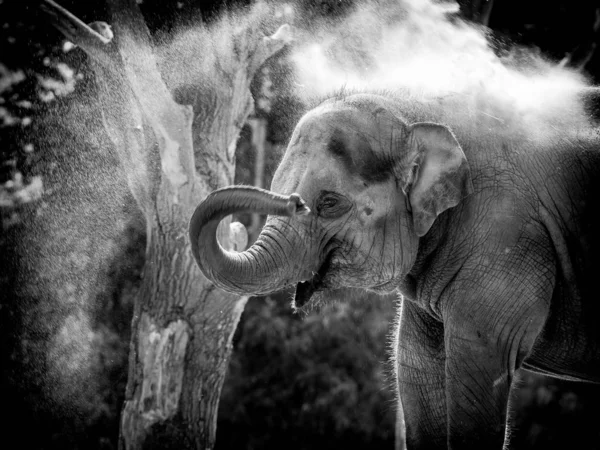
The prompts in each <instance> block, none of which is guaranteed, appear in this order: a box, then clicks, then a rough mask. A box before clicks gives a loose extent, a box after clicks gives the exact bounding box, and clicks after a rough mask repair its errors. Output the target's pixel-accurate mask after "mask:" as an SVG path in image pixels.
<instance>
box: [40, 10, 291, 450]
mask: <svg viewBox="0 0 600 450" xmlns="http://www.w3.org/2000/svg"><path fill="white" fill-rule="evenodd" d="M108 6H109V12H110V15H111V21H112V23H111V26H112V30H113V32H114V38H113V35H112V33H110V34H106V33H105V34H104V35H103V34H102V30H103V29H104V28H103V27H100V26H97V25H93V24H92V25H91V26H87V25H85V24H84V23H82V22H81V21H79V20H78V19H77V18H76V17H74V16H72V15H71V14H70V13H68V12H67V11H66V10H64V9H63V8H61V7H60V6H58V5H57V4H56V3H54V2H53V1H51V0H45V1H44V2H43V6H42V7H43V9H44V11H46V12H47V13H48V14H49V15H50V17H51V19H52V21H53V23H54V24H55V25H56V26H57V28H59V29H60V30H61V31H62V32H63V33H64V34H65V35H66V36H67V38H68V39H70V40H72V41H73V42H74V43H76V44H78V45H79V46H80V47H81V48H82V49H83V50H84V51H86V52H87V53H88V55H89V56H90V57H91V59H92V61H93V63H94V66H93V67H94V72H95V74H96V79H97V81H98V86H99V103H100V105H101V107H102V114H103V120H104V124H105V127H106V129H107V131H108V134H109V136H110V137H111V139H112V141H113V143H114V145H115V147H116V149H117V153H118V155H119V158H120V161H121V164H122V165H123V167H124V169H125V172H126V173H127V176H128V184H129V187H130V189H131V191H132V193H133V195H134V197H135V199H136V201H137V203H138V205H139V207H140V208H141V209H142V211H143V213H144V215H145V218H146V224H147V247H146V263H145V267H144V271H143V280H142V286H141V288H140V291H139V293H138V296H137V300H136V304H135V309H134V317H133V322H132V340H131V345H130V356H129V378H128V385H127V392H126V396H125V398H126V401H125V405H124V408H123V413H122V417H121V433H120V439H119V445H120V448H122V449H142V448H143V449H150V448H157V449H168V448H176V449H185V448H198V449H210V448H212V447H213V445H214V441H215V434H216V419H217V408H218V403H219V395H220V392H221V387H222V384H223V380H224V377H225V373H226V368H227V362H228V358H229V355H230V353H231V339H232V336H233V333H234V331H235V327H236V325H237V323H238V321H239V318H240V315H241V313H242V311H243V308H244V305H245V303H246V300H247V299H246V298H245V297H242V298H240V297H238V296H235V295H232V294H228V293H225V292H223V291H221V290H218V289H216V288H215V287H214V286H213V285H212V283H210V282H209V281H208V280H206V279H205V278H204V277H203V276H202V274H201V272H200V270H199V269H198V267H197V266H196V264H195V262H194V259H193V257H192V254H191V251H190V248H189V242H188V241H187V229H188V222H189V219H190V217H191V215H192V212H193V210H194V208H195V207H196V206H197V204H198V203H199V202H200V201H201V200H202V199H203V198H204V197H206V196H207V195H208V194H209V193H210V190H211V189H214V188H218V187H222V186H224V185H228V184H232V183H233V174H234V172H235V171H234V169H235V144H236V141H237V138H238V134H239V131H240V129H241V126H242V125H243V123H244V122H245V120H246V118H247V117H248V114H249V113H250V112H251V111H252V107H253V103H252V97H251V94H250V89H249V87H250V82H251V80H252V77H253V75H254V73H255V72H256V70H257V69H258V68H259V67H260V65H262V63H263V62H264V61H265V60H266V59H267V58H268V57H270V56H271V55H272V54H274V53H275V52H277V51H278V50H279V49H281V48H282V47H283V46H284V45H285V43H286V42H287V40H288V34H287V29H288V28H287V27H286V26H284V27H282V28H281V29H280V30H279V31H278V32H277V33H276V34H275V35H273V36H272V37H263V36H260V35H259V34H258V32H257V31H256V30H255V29H252V28H247V29H244V30H242V31H241V32H239V33H238V34H237V35H232V37H231V39H232V46H231V47H230V51H231V52H230V53H229V54H223V53H222V52H221V53H219V54H215V55H212V56H213V57H214V61H215V69H214V70H215V71H214V72H213V73H212V74H206V73H204V74H198V76H199V77H201V76H205V77H206V76H211V75H212V77H217V78H218V79H220V80H224V81H221V84H215V83H214V82H212V83H211V80H201V79H200V80H198V81H199V83H198V85H202V86H212V87H213V90H212V92H210V94H211V99H212V100H213V101H212V102H211V103H210V104H209V105H206V104H202V105H200V106H201V108H199V109H200V112H197V111H194V110H193V108H192V107H190V106H183V105H180V104H177V103H176V102H175V101H174V100H173V98H172V96H171V93H170V92H169V91H168V89H167V87H166V85H165V83H164V81H163V79H162V77H161V74H160V73H159V70H158V66H157V62H156V59H155V56H154V54H153V48H152V46H151V44H150V38H149V32H148V29H147V27H146V25H145V23H144V21H143V18H142V16H141V14H140V12H139V10H138V8H137V5H136V2H135V0H110V1H109V2H108ZM98 30H100V32H99V33H98V32H97V31H98ZM207 48H208V51H210V46H205V47H203V48H199V49H198V53H199V54H198V58H202V57H203V56H204V55H203V54H202V53H201V52H206V51H207ZM223 67H226V68H227V69H223ZM219 71H220V72H219ZM215 99H216V100H215ZM200 101H201V102H202V99H200ZM196 113H197V114H196ZM194 114H196V116H194ZM194 118H195V119H194ZM193 125H194V127H195V129H194V130H192V126H193ZM192 136H194V138H193V137H192ZM194 144H195V146H196V147H195V148H194ZM197 170H198V172H199V173H198V172H197ZM224 224H225V225H224V226H222V227H221V229H220V236H219V238H220V242H221V244H222V245H223V247H225V248H230V241H231V239H230V232H229V230H230V228H229V226H228V223H226V221H224ZM232 229H233V230H238V229H239V228H238V227H235V228H232ZM233 237H234V240H239V239H237V237H236V236H233Z"/></svg>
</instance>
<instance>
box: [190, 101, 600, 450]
mask: <svg viewBox="0 0 600 450" xmlns="http://www.w3.org/2000/svg"><path fill="white" fill-rule="evenodd" d="M500 109H501V108H500ZM500 114H504V119H503V118H502V117H493V115H492V114H479V115H473V114H472V113H469V112H465V111H463V110H461V109H460V108H458V107H457V108H454V109H453V108H448V107H443V105H442V106H439V105H438V104H436V103H435V102H433V103H432V102H427V101H421V100H419V99H418V98H404V97H403V96H402V95H401V94H394V95H392V94H385V95H383V94H377V93H351V94H341V95H336V96H333V97H331V98H329V99H327V100H325V101H324V102H322V103H320V104H319V105H317V106H316V107H314V108H313V109H311V110H310V111H309V112H307V113H306V114H305V115H304V116H303V117H302V118H301V119H300V121H299V122H298V123H297V125H296V127H295V129H294V131H293V134H292V136H291V138H290V141H289V145H288V146H287V149H286V151H285V153H284V155H283V158H282V160H281V162H280V164H279V166H278V168H277V170H276V171H275V174H274V177H273V181H272V185H271V190H263V189H258V188H253V187H248V186H230V187H226V188H223V189H220V190H217V191H214V192H213V193H211V194H210V195H209V196H208V197H207V198H206V199H205V200H204V201H203V202H202V203H200V205H199V206H198V207H197V209H196V210H195V212H194V214H193V216H192V218H191V220H190V228H189V238H190V243H191V248H192V252H193V255H194V257H195V259H196V262H197V264H198V265H199V267H200V268H201V270H202V271H203V272H204V274H205V275H206V276H207V277H208V278H209V279H210V280H212V281H213V282H214V283H215V284H216V285H217V286H218V287H220V288H222V289H224V290H227V291H230V292H236V293H239V294H244V295H249V294H250V295H264V294H268V293H272V292H274V291H277V290H281V289H283V288H285V287H290V286H296V288H295V289H296V290H295V298H294V302H295V306H296V307H297V308H303V307H306V306H305V305H306V304H307V303H308V304H310V302H313V301H315V298H319V297H320V296H322V295H324V294H323V293H325V295H326V293H327V292H328V291H330V290H335V289H340V288H345V287H357V288H364V289H368V290H371V291H376V292H382V293H384V292H399V294H401V302H400V303H401V306H400V307H399V311H398V315H399V320H398V326H397V330H396V343H395V347H396V348H395V355H394V367H395V370H396V378H397V389H398V398H399V402H400V405H399V406H400V408H401V410H403V413H404V423H405V434H404V438H405V440H406V446H407V448H408V449H442V448H444V449H445V448H452V449H494V448H498V449H500V448H510V445H511V443H510V440H511V434H510V415H509V414H508V412H509V409H510V398H511V396H510V394H511V389H512V390H513V392H514V389H515V384H516V381H515V380H516V379H517V378H518V374H519V373H520V372H518V371H521V370H529V371H534V372H537V373H542V374H546V375H550V376H555V377H559V378H563V379H568V380H581V381H587V382H594V383H597V382H600V339H599V334H600V327H598V326H597V325H596V322H597V320H598V319H599V318H600V301H599V297H598V294H597V289H596V286H595V282H594V277H595V276H597V275H598V274H600V258H598V256H597V255H599V254H600V214H597V213H596V212H597V199H599V198H600V153H599V152H600V135H599V134H598V132H597V131H596V129H595V128H594V124H593V123H592V121H591V120H590V121H589V122H588V123H582V124H581V126H580V127H579V129H574V128H573V127H572V123H571V122H569V121H567V120H565V122H564V125H562V126H561V125H560V123H559V124H556V123H554V124H553V125H552V126H548V127H546V128H545V130H546V131H544V132H540V133H537V134H536V132H535V130H532V129H530V126H529V122H527V120H525V119H523V120H521V118H520V116H519V114H517V113H511V112H510V111H506V110H502V111H500V112H499V113H498V114H497V115H500ZM511 114H512V116H511ZM496 119H497V120H496ZM500 119H503V120H500ZM511 120H512V121H511ZM243 211H251V212H258V213H262V214H267V215H268V216H267V220H266V223H265V225H264V227H263V229H262V230H261V232H260V235H259V237H258V238H257V240H256V242H255V243H253V244H252V245H251V246H250V247H249V248H248V249H247V250H245V251H243V252H239V253H236V252H230V251H226V250H224V249H223V248H222V247H221V245H220V244H219V242H218V241H217V238H216V230H217V226H218V224H219V222H220V220H222V219H223V218H224V217H225V216H227V215H229V214H233V213H239V212H243Z"/></svg>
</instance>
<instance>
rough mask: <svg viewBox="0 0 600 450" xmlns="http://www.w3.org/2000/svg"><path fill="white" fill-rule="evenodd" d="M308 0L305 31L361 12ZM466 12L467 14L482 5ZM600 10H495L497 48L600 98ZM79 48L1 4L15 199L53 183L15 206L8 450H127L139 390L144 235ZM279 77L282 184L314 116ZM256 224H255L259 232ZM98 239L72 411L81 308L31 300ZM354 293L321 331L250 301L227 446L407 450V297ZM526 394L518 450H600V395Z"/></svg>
mask: <svg viewBox="0 0 600 450" xmlns="http://www.w3.org/2000/svg"><path fill="white" fill-rule="evenodd" d="M247 3H248V2H245V1H238V2H231V1H230V2H225V1H222V2H213V3H211V2H205V1H202V2H196V1H192V0H180V1H178V2H175V1H164V0H151V1H148V0H146V1H144V2H143V4H142V5H141V6H142V8H143V12H144V15H145V17H146V19H147V22H148V24H149V27H150V29H151V31H152V32H153V33H155V34H156V35H157V36H161V35H162V36H164V35H166V34H168V33H169V31H170V30H172V29H173V28H174V27H175V26H179V25H181V24H187V25H190V24H194V23H197V22H198V21H199V20H203V21H211V20H212V19H214V18H215V17H218V16H219V14H221V13H222V12H223V10H224V8H225V7H226V6H228V7H232V6H243V5H245V4H247ZM297 3H298V4H299V5H300V6H301V8H302V10H303V12H304V13H303V15H302V17H303V19H302V20H304V21H307V22H309V21H310V20H312V19H313V18H315V17H322V16H327V17H330V18H332V19H333V18H336V17H341V16H343V15H344V14H346V13H347V12H348V11H350V10H351V8H352V5H353V3H354V2H353V1H350V0H301V1H299V2H297ZM460 3H461V4H462V6H463V7H464V8H467V7H468V6H469V5H470V4H471V3H473V2H470V1H468V0H462V1H461V2H460ZM61 4H62V5H63V6H65V7H67V8H69V9H70V10H71V11H72V12H74V13H75V14H76V15H78V16H79V17H81V18H82V19H83V20H84V21H86V22H91V21H94V20H102V19H103V18H105V14H106V13H105V11H104V8H103V5H102V2H100V1H98V2H76V1H74V0H69V1H66V0H65V1H62V2H61ZM596 8H597V5H596V4H595V2H589V3H585V2H574V1H566V0H551V1H542V0H535V1H533V0H532V1H526V2H523V1H518V0H496V2H495V5H494V8H493V10H492V14H491V17H490V22H489V26H490V28H491V29H492V34H491V37H490V38H491V40H492V41H493V42H494V45H495V46H496V48H497V51H498V52H502V51H506V50H507V49H508V48H509V47H510V45H511V43H520V44H525V45H527V46H529V47H531V48H533V49H537V50H536V51H539V52H542V53H543V54H545V55H547V56H548V57H549V58H551V59H553V60H555V61H556V62H558V61H560V60H562V59H563V58H564V57H565V56H566V55H568V54H571V55H572V57H571V60H572V64H573V65H583V66H584V67H583V70H584V71H585V72H586V73H587V74H588V75H589V76H590V78H591V79H593V80H594V81H595V82H596V83H597V82H599V81H600V55H599V54H598V53H595V54H594V55H593V57H592V58H591V59H589V61H588V60H587V59H586V57H587V56H588V52H589V49H590V48H591V47H592V45H593V44H595V43H598V31H597V30H596V31H594V23H595V20H596V12H595V11H596ZM63 50H64V41H63V39H62V37H61V36H60V35H59V34H58V32H56V31H55V30H54V29H52V28H51V27H50V26H49V25H48V24H47V23H46V21H45V20H44V18H43V16H42V15H41V14H40V13H39V12H38V10H37V8H36V6H35V2H28V1H14V0H12V1H1V2H0V69H1V70H0V144H1V145H0V152H1V153H0V185H2V186H3V191H2V192H3V193H4V194H2V195H5V194H6V193H8V194H10V193H14V192H21V189H22V188H23V187H24V186H30V185H32V186H35V183H34V181H35V179H36V178H35V177H37V176H39V175H43V184H44V192H45V194H44V196H43V197H42V198H41V199H39V198H38V197H39V196H36V191H35V189H32V190H31V192H30V193H28V194H27V195H29V196H30V197H31V198H29V197H27V196H25V197H17V200H15V201H14V204H13V203H10V202H8V200H7V198H8V197H6V196H5V197H0V200H2V201H3V203H2V207H1V208H0V219H1V222H2V232H1V235H0V269H1V270H0V329H1V330H2V339H1V340H0V351H1V354H0V361H1V362H0V367H1V373H0V382H1V389H2V393H1V398H2V401H3V410H4V411H5V412H6V413H7V414H5V415H4V416H5V418H4V419H1V420H0V429H2V430H3V432H4V436H3V437H4V439H3V441H4V442H5V444H3V445H2V447H3V448H12V446H13V444H10V442H15V443H17V444H14V447H15V448H32V449H114V448H116V437H117V433H118V418H119V414H120V408H121V405H122V401H123V394H124V388H125V383H126V374H127V352H128V347H129V337H130V336H129V332H130V331H129V326H130V318H131V313H132V298H133V292H134V291H135V289H136V286H137V283H138V281H139V277H140V270H141V267H142V264H143V258H144V243H145V236H144V225H143V223H142V219H141V218H140V217H139V215H138V214H137V213H136V210H135V207H134V204H133V201H132V199H131V198H130V197H129V196H128V194H127V189H126V186H125V183H124V181H123V180H124V178H123V177H122V174H120V171H119V170H120V169H119V167H118V165H117V162H116V159H115V158H114V156H113V155H112V149H111V145H110V143H109V141H108V139H107V137H106V135H105V134H104V132H103V129H102V123H101V119H100V117H99V116H98V111H97V108H96V107H95V105H94V93H95V82H94V80H93V77H92V76H91V72H90V71H89V69H88V61H87V59H86V57H85V55H84V54H83V52H81V51H78V50H77V49H75V50H71V51H69V52H65V51H63ZM284 54H285V53H284ZM199 57H201V55H199ZM583 63H585V64H583ZM268 66H269V69H270V73H271V78H272V81H273V83H274V88H273V89H274V90H275V91H276V92H280V93H281V94H280V95H277V96H275V97H274V98H273V99H272V107H271V109H270V110H269V111H265V110H263V111H260V110H259V111H258V113H257V114H258V115H260V116H262V117H265V118H266V119H267V121H268V141H269V146H268V154H267V164H266V167H267V170H266V173H267V180H265V181H266V182H267V185H268V183H269V180H268V175H270V174H272V173H273V170H274V168H275V167H276V164H277V162H278V160H279V158H280V155H281V152H282V146H284V145H285V142H286V139H287V138H288V137H289V133H290V130H291V126H292V125H293V122H294V121H295V120H296V119H297V118H298V114H299V105H298V101H297V100H296V99H295V98H294V97H293V96H291V95H286V94H284V93H283V92H285V89H284V88H285V85H286V83H289V79H288V77H287V75H288V74H289V69H288V68H287V67H286V65H285V63H284V61H283V59H282V58H274V59H273V60H271V61H270V62H269V64H268ZM65 68H71V69H72V73H71V72H69V71H68V70H67V71H66V72H65V70H66V69H65ZM40 77H41V78H50V77H52V78H54V79H58V80H61V82H62V84H63V85H65V86H66V87H64V86H63V87H59V88H57V87H53V86H49V85H47V84H46V85H44V84H43V83H41V82H40ZM260 83H261V80H260V78H259V79H258V80H257V81H256V83H255V85H254V86H253V88H254V89H255V91H256V92H257V95H260V94H259V93H258V91H259V90H260ZM249 141H250V133H249V129H248V128H244V130H243V132H242V137H241V139H240V142H239V146H238V168H237V173H236V181H237V182H242V183H246V184H250V183H251V182H252V176H253V167H254V160H255V155H254V149H253V147H252V146H251V145H250V143H249ZM28 192H29V191H28ZM10 199H12V197H10ZM28 199H33V200H35V201H32V202H28V201H27V200H28ZM11 201H12V200H11ZM9 203H10V204H9ZM115 205H117V207H115ZM82 210H89V215H90V216H91V215H93V216H94V217H100V218H101V219H102V220H101V221H100V222H101V223H100V224H96V225H94V223H95V222H93V221H86V222H83V223H81V222H77V220H78V217H79V215H78V214H75V213H79V212H80V211H82ZM65 217H67V218H71V221H64V218H65ZM241 220H243V221H244V222H246V223H248V222H249V218H248V217H242V218H241ZM57 221H60V223H57ZM90 224H91V225H90ZM106 224H109V225H108V226H107V225H106ZM74 230H75V232H74ZM86 233H94V234H96V235H99V236H100V238H101V239H102V240H103V241H102V242H106V243H107V245H108V244H111V245H112V246H113V247H114V248H115V249H116V250H115V251H114V252H113V253H111V256H110V261H109V264H108V265H107V267H108V269H107V270H106V271H105V272H103V274H102V276H101V277H100V276H99V278H98V285H99V286H101V288H99V289H98V293H97V295H96V298H95V301H94V304H93V305H89V313H90V316H91V317H92V329H93V332H94V338H93V342H94V347H95V351H94V352H93V354H92V356H91V361H89V367H90V370H89V371H88V372H86V373H84V374H81V375H80V376H79V378H78V379H77V382H76V383H73V384H71V385H68V388H63V389H62V390H61V391H60V392H61V395H59V396H56V395H52V394H51V392H54V391H53V389H54V387H55V386H56V385H57V384H60V383H63V384H65V383H67V384H68V381H69V380H67V381H65V380H59V379H56V378H53V375H51V374H50V373H49V367H48V361H47V358H46V355H47V354H48V352H49V351H50V349H49V342H50V340H51V338H52V337H53V336H55V335H56V333H58V332H59V324H60V322H61V320H60V319H61V318H64V317H66V316H67V315H68V314H69V308H72V307H71V306H68V305H63V304H60V305H56V304H53V303H50V302H48V301H46V299H45V297H44V293H43V292H35V291H32V290H30V289H26V288H25V287H26V286H27V285H28V284H31V283H32V280H31V276H33V275H32V273H33V269H32V267H33V264H34V263H35V257H36V254H37V251H38V250H39V248H38V247H39V244H38V242H39V239H40V236H41V237H42V238H46V237H47V239H55V240H56V241H57V242H59V244H57V245H60V246H62V247H61V248H63V249H65V251H67V250H69V251H75V250H76V249H77V248H78V247H77V240H79V239H84V238H85V235H86ZM73 249H75V250H73ZM346 294H347V295H346V297H352V298H351V299H350V300H348V299H347V298H343V297H344V296H342V295H340V296H339V298H337V299H334V300H333V301H332V302H331V303H330V304H329V305H327V306H326V307H324V308H323V309H321V310H320V311H315V312H313V313H311V314H309V315H307V316H304V315H299V314H292V312H291V309H290V307H289V298H290V295H291V294H290V293H281V294H278V295H276V296H271V297H267V298H253V299H251V300H250V301H249V303H248V306H247V308H246V310H245V312H244V314H243V317H242V320H241V322H240V325H239V327H238V330H237V332H236V335H235V337H234V354H233V356H232V360H231V364H230V368H229V373H228V377H227V380H226V383H225V386H224V389H223V395H222V400H221V408H220V411H219V427H218V438H217V447H218V449H220V450H223V449H229V448H231V449H239V448H246V449H258V448H260V449H268V448H290V449H308V448H310V449H319V448H332V447H333V448H335V447H343V446H350V447H352V448H367V447H369V448H392V447H393V434H394V408H395V405H394V397H393V382H392V377H391V371H390V367H389V365H388V363H387V360H388V358H389V348H388V342H389V336H390V333H391V330H392V322H393V318H394V311H395V307H396V299H395V298H394V297H376V296H373V295H371V294H365V293H359V292H347V293H346ZM521 386H522V387H521V389H520V390H519V392H518V394H517V396H516V397H515V399H514V402H513V409H514V411H515V415H516V426H515V430H514V436H515V440H516V443H517V445H518V448H535V449H538V448H539V449H542V448H543V449H547V448H578V449H595V448H600V428H598V426H597V424H598V423H600V408H599V405H600V388H598V387H597V386H590V385H586V384H578V383H569V382H564V381H557V380H553V379H549V378H544V377H540V376H534V375H531V374H524V376H523V379H522V380H521ZM7 416H8V417H7Z"/></svg>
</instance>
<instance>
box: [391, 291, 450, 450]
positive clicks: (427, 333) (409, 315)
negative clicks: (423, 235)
mask: <svg viewBox="0 0 600 450" xmlns="http://www.w3.org/2000/svg"><path fill="white" fill-rule="evenodd" d="M397 339H398V340H397V368H398V392H399V396H400V399H399V400H400V402H401V405H400V406H401V408H400V414H402V412H403V415H404V423H405V428H406V429H405V436H404V438H405V440H406V448H407V449H408V450H413V449H446V448H447V422H446V415H447V413H446V389H445V355H444V329H443V326H442V323H441V322H439V321H437V320H435V319H434V318H432V317H431V316H429V315H428V314H427V313H426V312H425V311H424V310H422V309H421V308H420V307H419V306H417V305H415V304H414V303H412V302H410V301H408V300H404V302H403V305H402V314H401V319H400V324H399V329H398V336H397ZM402 410H403V411H402ZM399 431H400V430H399ZM396 438H397V439H401V438H402V436H396ZM397 448H398V446H397Z"/></svg>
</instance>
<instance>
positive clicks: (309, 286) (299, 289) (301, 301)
mask: <svg viewBox="0 0 600 450" xmlns="http://www.w3.org/2000/svg"><path fill="white" fill-rule="evenodd" d="M330 262H331V258H330V257H328V258H326V259H325V262H324V263H323V264H322V265H321V267H320V268H319V270H318V271H317V272H316V273H314V275H313V276H312V278H311V279H309V280H306V281H301V282H300V283H298V284H296V294H295V296H294V306H295V307H296V308H301V307H303V306H304V305H306V304H307V303H308V302H309V301H310V298H311V297H312V295H313V294H314V293H315V292H316V291H317V290H319V289H320V288H322V287H323V285H324V281H323V280H324V278H325V274H326V273H327V270H328V268H329V265H330Z"/></svg>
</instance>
